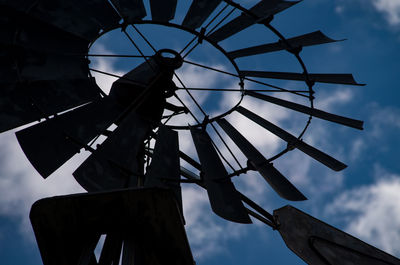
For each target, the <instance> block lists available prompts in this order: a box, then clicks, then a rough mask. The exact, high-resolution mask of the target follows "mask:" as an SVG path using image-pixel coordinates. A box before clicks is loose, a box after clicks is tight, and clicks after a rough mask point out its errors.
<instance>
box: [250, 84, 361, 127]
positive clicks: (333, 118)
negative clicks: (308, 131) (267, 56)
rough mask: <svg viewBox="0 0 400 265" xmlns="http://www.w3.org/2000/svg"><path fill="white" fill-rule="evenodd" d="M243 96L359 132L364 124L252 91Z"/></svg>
mask: <svg viewBox="0 0 400 265" xmlns="http://www.w3.org/2000/svg"><path fill="white" fill-rule="evenodd" d="M245 94H246V95H249V96H252V97H255V98H258V99H262V100H265V101H267V102H270V103H272V104H276V105H279V106H282V107H285V108H288V109H292V110H295V111H298V112H302V113H305V114H309V115H312V116H314V117H317V118H320V119H323V120H327V121H331V122H335V123H339V124H342V125H345V126H349V127H352V128H355V129H359V130H362V129H363V124H364V122H363V121H360V120H354V119H350V118H346V117H343V116H339V115H335V114H331V113H328V112H325V111H322V110H319V109H315V108H310V107H307V106H303V105H300V104H297V103H294V102H290V101H287V100H283V99H280V98H275V97H271V96H268V95H264V94H260V93H256V92H253V91H248V90H246V91H245Z"/></svg>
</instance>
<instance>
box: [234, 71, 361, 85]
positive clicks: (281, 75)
mask: <svg viewBox="0 0 400 265" xmlns="http://www.w3.org/2000/svg"><path fill="white" fill-rule="evenodd" d="M240 74H241V75H242V76H252V77H262V78H272V79H284V80H294V81H307V80H306V75H304V74H299V73H287V72H266V71H240ZM308 76H309V78H310V80H309V81H311V82H319V83H329V84H343V85H353V86H363V84H358V83H357V82H356V81H355V80H354V77H353V75H352V74H308Z"/></svg>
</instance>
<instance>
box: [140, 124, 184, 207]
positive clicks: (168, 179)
mask: <svg viewBox="0 0 400 265" xmlns="http://www.w3.org/2000/svg"><path fill="white" fill-rule="evenodd" d="M179 169H180V163H179V137H178V133H177V132H176V131H173V130H171V129H169V128H168V127H167V126H165V125H161V126H160V127H159V129H158V136H157V140H156V145H155V147H154V153H153V155H152V159H151V164H150V166H149V167H148V168H147V171H146V175H145V182H144V186H145V187H161V188H169V189H171V190H172V191H173V192H174V194H175V197H176V199H177V201H178V205H179V206H180V210H181V213H182V192H181V186H180V183H179V180H180V178H181V174H180V170H179Z"/></svg>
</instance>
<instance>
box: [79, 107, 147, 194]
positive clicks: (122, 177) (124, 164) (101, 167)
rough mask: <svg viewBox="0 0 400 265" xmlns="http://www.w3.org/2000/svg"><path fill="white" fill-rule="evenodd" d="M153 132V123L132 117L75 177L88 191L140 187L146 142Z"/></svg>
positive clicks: (97, 150) (124, 121)
mask: <svg viewBox="0 0 400 265" xmlns="http://www.w3.org/2000/svg"><path fill="white" fill-rule="evenodd" d="M150 130H151V123H150V122H149V121H147V120H144V119H142V118H140V117H139V116H138V115H137V114H136V113H134V112H131V113H129V114H128V115H127V116H126V117H125V119H124V120H123V121H122V122H121V123H120V125H119V126H118V127H117V128H116V129H115V130H114V131H113V133H112V134H111V135H110V136H109V137H108V138H107V139H106V140H105V141H104V142H103V143H102V144H101V145H99V146H98V147H97V149H96V150H95V151H94V152H93V153H92V154H91V155H90V156H89V157H88V158H87V159H86V160H85V161H84V162H83V163H82V164H81V165H80V166H79V167H78V168H77V169H76V170H75V172H74V173H73V176H74V177H75V179H76V180H77V181H78V183H79V184H80V185H81V186H82V187H83V188H84V189H86V190H87V191H101V190H111V189H121V188H127V187H137V186H138V179H139V176H140V175H141V174H143V172H142V171H143V162H144V161H143V157H144V140H145V139H146V138H147V137H148V135H149V133H150Z"/></svg>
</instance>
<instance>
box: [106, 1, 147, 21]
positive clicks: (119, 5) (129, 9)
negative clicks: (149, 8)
mask: <svg viewBox="0 0 400 265" xmlns="http://www.w3.org/2000/svg"><path fill="white" fill-rule="evenodd" d="M111 2H112V3H113V5H114V6H115V8H116V9H117V10H118V12H119V14H120V15H121V16H122V17H123V18H124V21H125V22H127V23H134V22H135V21H138V20H141V19H142V18H144V17H145V16H146V15H147V13H146V9H145V7H144V4H143V0H111Z"/></svg>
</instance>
